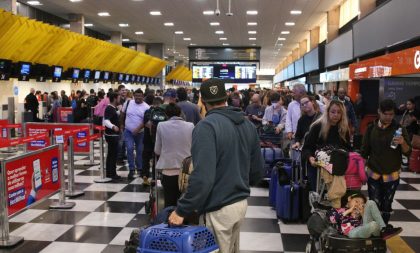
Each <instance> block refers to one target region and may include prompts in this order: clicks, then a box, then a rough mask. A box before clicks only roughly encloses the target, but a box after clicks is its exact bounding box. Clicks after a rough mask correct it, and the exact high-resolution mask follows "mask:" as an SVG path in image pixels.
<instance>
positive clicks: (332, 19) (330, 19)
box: [327, 6, 340, 43]
mask: <svg viewBox="0 0 420 253" xmlns="http://www.w3.org/2000/svg"><path fill="white" fill-rule="evenodd" d="M339 28H340V6H337V7H335V8H333V9H331V10H330V11H328V12H327V43H330V42H331V41H333V40H334V39H335V38H337V37H338V29H339Z"/></svg>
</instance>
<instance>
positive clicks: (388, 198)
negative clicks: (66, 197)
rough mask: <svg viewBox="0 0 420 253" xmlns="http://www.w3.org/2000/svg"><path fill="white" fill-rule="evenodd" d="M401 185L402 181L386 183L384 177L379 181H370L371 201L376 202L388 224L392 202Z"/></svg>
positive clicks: (370, 179) (371, 179)
mask: <svg viewBox="0 0 420 253" xmlns="http://www.w3.org/2000/svg"><path fill="white" fill-rule="evenodd" d="M399 184H400V179H398V180H395V181H391V182H384V181H383V179H382V177H381V178H380V179H378V180H375V179H373V178H371V177H369V179H368V192H369V199H371V200H373V201H375V202H376V205H378V208H379V210H380V211H381V213H382V218H383V219H384V221H385V223H386V224H388V222H389V219H390V217H391V213H392V201H394V195H395V191H396V190H397V187H398V185H399Z"/></svg>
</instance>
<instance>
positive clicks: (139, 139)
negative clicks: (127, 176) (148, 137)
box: [124, 129, 144, 171]
mask: <svg viewBox="0 0 420 253" xmlns="http://www.w3.org/2000/svg"><path fill="white" fill-rule="evenodd" d="M143 135H144V132H141V133H138V134H136V135H134V134H133V133H131V132H130V131H129V130H127V129H125V130H124V141H125V146H126V148H127V160H128V168H129V169H130V171H133V170H134V168H137V170H139V171H140V170H141V168H142V152H143ZM134 145H135V147H136V160H135V161H136V164H135V165H136V166H134Z"/></svg>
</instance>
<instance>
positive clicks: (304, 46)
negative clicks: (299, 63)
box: [299, 39, 308, 58]
mask: <svg viewBox="0 0 420 253" xmlns="http://www.w3.org/2000/svg"><path fill="white" fill-rule="evenodd" d="M307 52H308V40H306V39H304V40H302V41H301V42H300V43H299V58H301V57H302V56H304V55H305V54H306V53H307Z"/></svg>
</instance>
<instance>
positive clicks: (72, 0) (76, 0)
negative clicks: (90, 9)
mask: <svg viewBox="0 0 420 253" xmlns="http://www.w3.org/2000/svg"><path fill="white" fill-rule="evenodd" d="M81 1H83V0H70V2H73V3H77V2H81Z"/></svg>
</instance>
